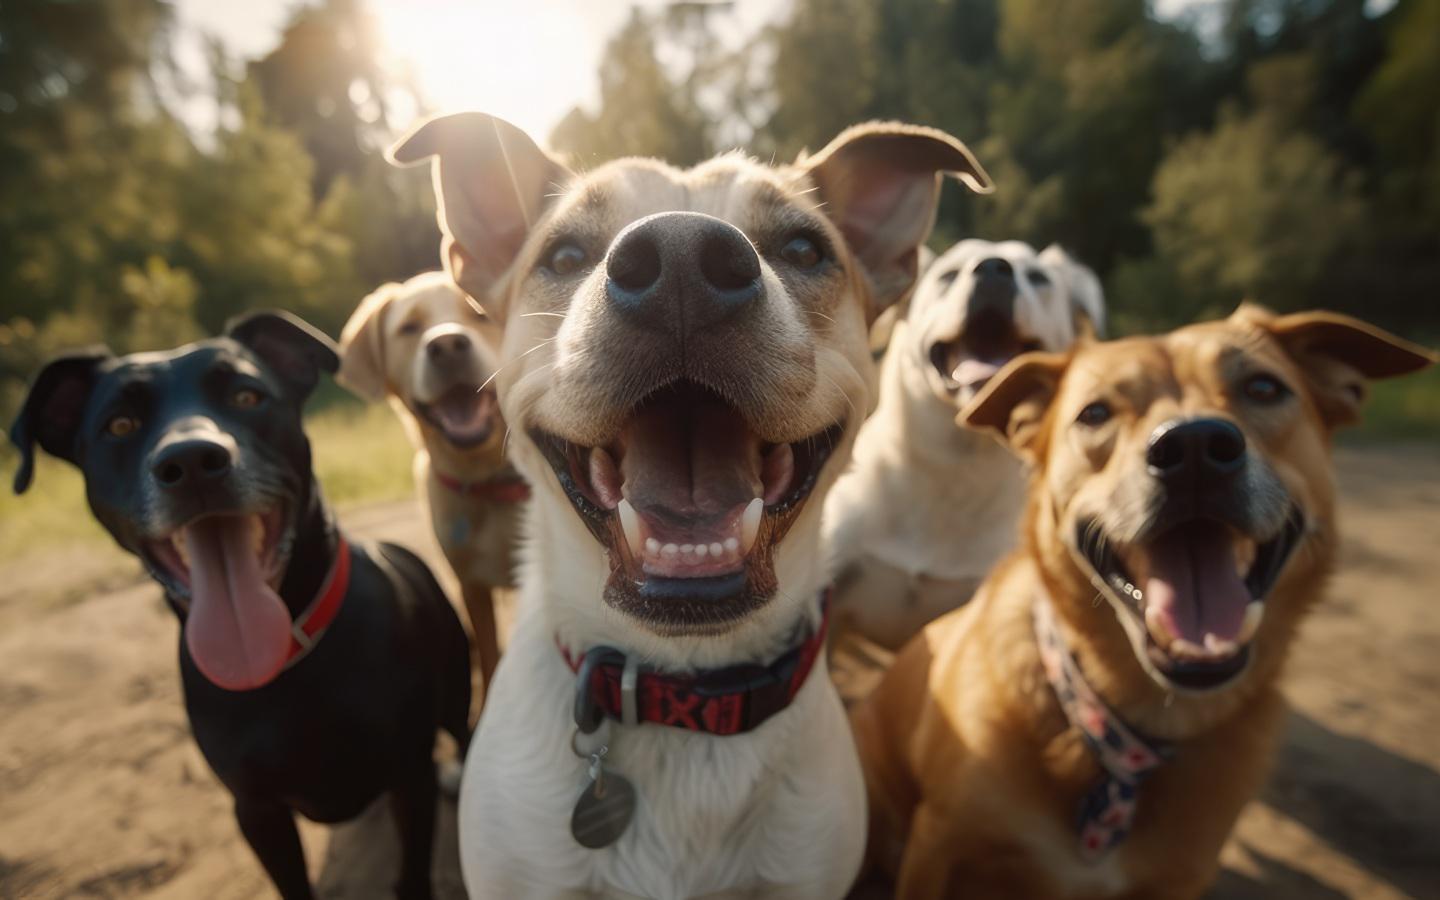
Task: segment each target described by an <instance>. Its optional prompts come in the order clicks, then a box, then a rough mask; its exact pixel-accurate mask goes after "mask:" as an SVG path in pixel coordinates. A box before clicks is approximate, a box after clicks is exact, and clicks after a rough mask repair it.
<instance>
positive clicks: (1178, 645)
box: [1165, 638, 1208, 660]
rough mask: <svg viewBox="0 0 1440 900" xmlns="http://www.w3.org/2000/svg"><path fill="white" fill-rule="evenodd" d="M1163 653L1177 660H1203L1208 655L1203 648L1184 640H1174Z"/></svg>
mask: <svg viewBox="0 0 1440 900" xmlns="http://www.w3.org/2000/svg"><path fill="white" fill-rule="evenodd" d="M1165 652H1166V653H1167V654H1169V655H1170V656H1171V657H1173V658H1175V659H1178V660H1195V659H1204V658H1205V657H1206V656H1207V655H1208V654H1206V652H1205V649H1204V648H1203V647H1201V646H1199V645H1198V644H1194V643H1191V642H1190V641H1187V640H1185V639H1184V638H1176V639H1175V640H1173V641H1171V642H1170V646H1169V647H1166V648H1165Z"/></svg>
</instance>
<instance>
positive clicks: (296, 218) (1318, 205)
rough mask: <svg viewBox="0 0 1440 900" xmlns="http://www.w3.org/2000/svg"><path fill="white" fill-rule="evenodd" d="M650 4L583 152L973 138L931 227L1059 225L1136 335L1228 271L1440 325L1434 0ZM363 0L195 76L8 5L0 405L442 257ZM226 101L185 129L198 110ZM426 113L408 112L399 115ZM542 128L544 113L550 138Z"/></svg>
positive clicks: (94, 15) (1438, 57)
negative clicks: (941, 133) (110, 353)
mask: <svg viewBox="0 0 1440 900" xmlns="http://www.w3.org/2000/svg"><path fill="white" fill-rule="evenodd" d="M784 9H785V12H784V14H783V16H782V17H781V18H780V19H779V20H776V21H772V22H771V23H769V24H768V25H766V26H765V27H764V29H763V30H762V31H761V32H760V33H758V34H753V35H748V36H744V37H743V38H741V39H739V40H736V39H733V36H732V37H731V39H724V38H722V34H723V29H722V28H721V27H720V25H721V24H722V20H723V18H724V17H726V16H728V15H729V12H728V10H727V8H726V4H723V3H713V2H708V0H706V2H699V0H697V2H674V3H670V4H668V5H665V6H656V5H650V6H647V7H645V8H643V9H641V10H637V11H635V12H633V13H632V14H631V16H630V18H629V19H628V21H627V22H626V23H625V25H624V26H623V27H622V28H621V29H620V30H619V32H618V33H617V34H615V35H614V36H613V37H612V38H611V40H610V43H609V46H608V49H607V51H606V53H605V55H604V58H603V60H602V63H601V67H600V72H599V81H600V104H599V106H598V107H596V108H594V109H589V110H587V109H580V108H577V109H576V110H574V111H573V112H572V113H571V114H570V115H569V116H567V117H566V118H565V119H564V120H563V121H562V122H561V123H560V124H559V125H558V126H557V127H556V129H555V131H554V133H553V134H552V135H550V136H549V140H550V143H551V144H552V145H553V146H554V147H556V149H557V150H559V151H561V152H563V153H566V154H568V155H569V156H570V158H571V159H572V160H573V161H574V162H575V164H576V165H578V166H582V167H583V166H586V165H593V164H594V163H596V162H599V161H603V160H605V159H609V158H613V157H615V156H618V155H623V154H646V155H656V156H661V157H664V158H667V159H670V160H671V161H673V162H676V163H690V162H695V161H697V160H699V159H702V158H704V157H706V156H708V155H710V154H712V153H714V152H717V151H719V150H723V149H728V148H730V147H735V146H743V147H747V148H749V149H750V150H751V152H753V153H755V154H756V155H758V156H761V157H763V158H767V159H768V158H771V157H774V158H777V159H787V158H792V157H793V156H794V155H795V154H797V153H798V152H800V151H801V150H802V149H804V148H807V147H808V148H810V149H812V150H813V149H818V148H819V147H820V146H821V145H823V144H824V143H825V142H826V141H827V140H829V138H830V137H832V136H833V135H834V134H836V133H837V132H839V131H840V130H841V129H842V128H844V127H845V126H846V125H848V124H851V123H853V122H856V121H862V120H865V119H871V118H894V119H906V120H911V121H917V122H924V123H928V124H932V125H935V126H938V127H940V128H944V129H946V130H948V131H950V132H952V133H953V134H956V135H957V136H959V137H961V138H962V139H963V140H965V141H966V142H967V143H969V144H970V145H971V147H972V148H973V149H974V150H975V151H976V153H977V154H978V156H979V157H980V159H981V161H982V162H983V163H984V164H985V166H986V167H987V168H988V169H989V171H990V173H991V174H992V175H993V176H994V177H995V179H996V181H997V182H998V185H999V188H1000V189H999V191H997V193H996V194H994V195H992V196H991V197H985V198H974V197H967V196H963V195H962V192H961V191H959V190H951V191H948V192H947V194H946V202H945V204H944V206H943V207H942V213H941V221H940V224H939V227H938V229H937V233H936V237H935V243H936V245H937V246H941V245H943V244H945V243H947V242H950V241H953V240H956V239H958V238H960V237H963V236H969V235H977V236H982V237H989V238H995V239H1003V238H1012V237H1013V238H1022V239H1025V240H1028V241H1030V242H1032V243H1035V244H1037V245H1040V244H1044V243H1048V242H1050V241H1059V242H1061V243H1063V244H1065V245H1066V246H1067V247H1069V248H1070V249H1071V250H1072V251H1074V252H1075V253H1076V254H1078V255H1079V256H1080V257H1081V258H1082V259H1084V260H1085V261H1087V262H1088V263H1090V264H1091V265H1093V266H1094V267H1095V268H1096V269H1097V270H1098V271H1099V272H1100V274H1101V275H1102V277H1103V278H1104V280H1105V282H1106V286H1107V288H1108V290H1109V293H1110V298H1111V303H1112V305H1113V307H1114V308H1115V311H1116V314H1115V316H1114V321H1115V322H1116V324H1117V326H1118V328H1119V329H1120V330H1136V329H1142V328H1160V327H1168V326H1170V325H1174V324H1178V323H1181V322H1185V321H1189V320H1192V319H1194V318H1197V317H1200V316H1206V315H1213V314H1220V313H1224V312H1226V311H1228V310H1229V309H1230V308H1231V307H1233V305H1234V304H1235V303H1236V302H1237V301H1238V300H1239V299H1240V298H1242V297H1251V298H1254V299H1257V300H1260V301H1262V302H1265V303H1267V304H1270V305H1272V306H1276V307H1279V308H1283V309H1293V308H1299V307H1306V306H1325V307H1331V308H1335V309H1341V310H1348V311H1353V312H1359V313H1363V314H1364V315H1366V316H1367V317H1369V318H1372V319H1374V320H1376V321H1379V322H1381V323H1383V324H1386V325H1388V326H1390V327H1392V328H1395V329H1397V330H1399V331H1401V332H1402V333H1405V334H1408V335H1411V336H1414V337H1419V338H1430V339H1434V338H1435V337H1437V336H1440V310H1437V302H1440V0H1399V2H1397V3H1394V4H1393V5H1391V6H1388V7H1387V6H1386V4H1385V3H1383V2H1376V0H1208V2H1200V3H1195V4H1191V5H1190V6H1188V7H1187V9H1188V10H1189V12H1188V13H1186V14H1184V15H1182V16H1181V17H1180V18H1178V19H1175V18H1170V19H1162V18H1159V17H1157V15H1156V14H1155V11H1154V9H1153V8H1152V7H1151V5H1150V4H1148V3H1146V2H1145V0H1066V2H1063V3H1057V2H1054V0H791V2H790V3H788V4H787V5H786V6H785V7H784ZM380 38H381V36H380V35H377V34H376V33H375V31H374V26H373V25H372V24H371V21H370V19H369V18H368V17H367V15H366V13H365V9H364V6H363V0H313V2H311V3H309V4H308V5H301V6H298V7H297V9H296V10H295V11H294V12H293V14H292V17H291V20H290V21H289V23H288V25H287V27H286V28H285V29H284V31H283V33H282V34H281V35H280V37H279V40H278V43H277V46H276V47H275V48H274V49H273V50H272V51H271V52H270V53H268V54H267V55H265V56H264V57H262V58H260V59H257V60H252V61H240V60H236V59H233V58H231V57H230V56H229V55H227V53H226V51H225V49H224V47H223V46H222V45H221V44H220V43H218V42H217V43H214V44H212V46H211V47H210V51H209V56H210V70H211V76H212V78H211V79H210V80H209V81H208V83H207V84H206V85H195V84H188V85H187V84H186V80H187V78H186V75H185V73H183V72H182V71H181V70H180V67H179V66H177V65H176V64H175V62H174V61H173V59H172V49H173V46H174V41H175V22H174V14H173V10H172V8H171V6H170V4H169V3H168V2H166V0H66V2H59V0H17V2H4V3H0V197H3V203H0V413H3V412H7V411H8V410H10V409H13V404H14V402H15V400H16V398H17V397H18V394H19V391H20V386H21V385H22V384H23V380H24V379H25V378H26V377H28V375H29V374H30V373H31V372H32V371H33V370H34V367H35V366H36V365H37V363H38V362H39V360H40V359H41V358H43V357H44V356H45V355H47V354H49V353H51V352H53V351H54V350H56V349H58V348H60V347H63V346H73V345H76V344H83V343H89V342H94V341H104V342H107V343H109V344H110V345H111V346H112V347H114V348H115V349H117V350H122V351H124V350H132V349H140V348H153V347H162V346H166V345H173V344H175V343H177V342H180V341H182V340H185V339H188V338H191V337H194V336H197V335H199V334H203V333H207V332H212V331H213V330H215V329H216V328H218V327H219V325H220V324H221V323H222V322H223V321H224V319H225V318H226V317H228V316H230V315H232V314H234V313H236V312H239V311H241V310H244V309H248V308H254V307H260V306H276V307H284V308H288V309H292V310H294V311H296V312H297V313H299V314H301V315H303V316H306V317H307V318H310V319H311V320H313V321H314V322H316V323H317V324H319V325H320V326H321V327H323V328H326V329H328V330H330V331H331V332H332V333H333V332H336V331H338V329H339V326H340V324H341V323H342V322H343V320H344V318H345V316H346V315H347V313H348V312H349V311H350V309H352V308H353V306H354V305H355V303H356V302H357V301H358V300H359V298H360V297H361V296H363V295H364V294H365V293H366V292H368V291H369V290H370V289H371V288H372V287H373V286H375V285H376V284H377V283H379V282H381V281H384V280H388V279H396V278H404V277H406V276H408V275H410V274H412V273H414V272H416V271H420V270H422V269H426V268H432V267H434V266H435V265H436V263H437V261H438V256H437V253H436V248H437V241H438V235H437V233H436V231H435V226H434V222H433V203H432V200H431V198H430V191H429V186H428V178H427V175H426V173H425V172H424V170H423V169H417V170H407V171H400V170H395V169H392V168H390V167H388V166H387V165H385V164H384V162H383V160H382V159H381V157H380V151H381V150H382V149H383V147H384V146H385V144H386V143H387V142H388V141H389V140H390V139H391V138H392V137H393V136H394V134H395V133H396V131H397V130H399V129H403V128H405V127H406V126H408V125H409V124H410V123H409V121H392V119H393V115H392V112H391V102H390V101H391V100H392V99H393V98H395V97H397V96H402V97H403V96H408V97H409V99H410V102H409V103H408V106H409V107H412V108H420V105H421V104H420V98H419V97H418V96H417V95H416V92H415V91H414V89H413V87H412V86H410V85H408V84H406V83H404V82H403V80H397V79H396V78H395V77H394V76H393V74H391V73H387V72H386V71H383V70H382V69H381V67H380V66H379V64H378V63H377V45H378V43H379V41H380ZM197 105H198V106H201V107H204V108H206V109H208V110H209V111H210V112H211V113H212V114H213V115H212V116H211V118H213V119H214V121H215V122H216V123H218V124H217V127H216V128H215V130H214V132H213V133H208V132H207V133H204V134H197V133H196V132H195V129H194V128H193V126H191V125H187V122H189V121H193V118H192V117H187V118H185V119H182V117H181V114H180V108H181V107H182V106H183V107H184V108H185V109H186V110H187V111H190V112H193V110H194V109H195V108H196V107H197ZM407 115H408V114H407ZM537 137H544V136H537Z"/></svg>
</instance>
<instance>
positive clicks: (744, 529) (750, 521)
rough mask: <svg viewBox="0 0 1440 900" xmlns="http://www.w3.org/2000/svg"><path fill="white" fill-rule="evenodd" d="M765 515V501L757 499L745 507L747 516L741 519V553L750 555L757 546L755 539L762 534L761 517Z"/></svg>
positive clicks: (760, 498)
mask: <svg viewBox="0 0 1440 900" xmlns="http://www.w3.org/2000/svg"><path fill="white" fill-rule="evenodd" d="M764 513H765V500H764V498H762V497H756V498H755V499H754V500H751V501H750V505H749V506H747V507H745V514H744V515H742V516H741V517H740V552H741V553H749V552H750V548H751V547H753V546H755V538H756V536H757V535H759V534H760V517H761V516H762V515H763V514H764Z"/></svg>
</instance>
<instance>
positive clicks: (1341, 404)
mask: <svg viewBox="0 0 1440 900" xmlns="http://www.w3.org/2000/svg"><path fill="white" fill-rule="evenodd" d="M1234 317H1235V318H1241V319H1248V320H1249V321H1251V322H1253V323H1255V324H1258V325H1259V326H1260V327H1261V328H1263V329H1265V330H1266V331H1268V332H1270V334H1271V335H1272V336H1273V337H1274V338H1275V339H1276V340H1277V341H1279V342H1280V345H1281V346H1282V347H1284V348H1285V352H1286V354H1288V355H1289V356H1290V357H1291V358H1292V359H1294V360H1295V361H1296V362H1297V363H1299V365H1300V368H1301V369H1302V370H1303V371H1304V372H1305V380H1306V382H1307V386H1308V387H1309V389H1310V393H1311V396H1312V397H1313V398H1314V400H1315V404H1316V406H1318V407H1319V409H1320V415H1321V416H1322V417H1323V418H1324V419H1325V423H1326V424H1327V425H1329V426H1330V427H1331V428H1339V427H1341V426H1343V425H1351V424H1354V423H1356V422H1358V421H1360V410H1361V407H1363V406H1364V403H1365V398H1366V397H1367V396H1368V394H1369V386H1368V384H1367V382H1368V381H1370V380H1373V379H1376V378H1393V377H1395V376H1396V375H1405V374H1408V373H1410V372H1417V371H1419V370H1420V369H1423V368H1426V367H1427V366H1430V365H1433V364H1434V363H1435V362H1436V360H1437V357H1436V355H1435V353H1434V352H1432V351H1430V350H1427V349H1426V348H1424V347H1421V346H1420V345H1418V344H1412V343H1410V342H1409V341H1407V340H1404V339H1403V338H1399V337H1396V336H1395V335H1393V334H1390V333H1389V332H1386V331H1383V330H1381V329H1379V328H1376V327H1375V326H1373V325H1369V324H1366V323H1365V322H1362V321H1360V320H1359V319H1352V318H1350V317H1349V316H1342V315H1340V314H1339V313H1332V312H1305V313H1294V314H1293V315H1288V316H1273V315H1270V314H1269V313H1267V312H1265V311H1264V310H1260V309H1257V308H1256V307H1253V306H1242V307H1241V308H1240V309H1239V310H1237V311H1236V313H1235V316H1234Z"/></svg>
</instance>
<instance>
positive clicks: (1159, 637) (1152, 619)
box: [1145, 606, 1178, 652]
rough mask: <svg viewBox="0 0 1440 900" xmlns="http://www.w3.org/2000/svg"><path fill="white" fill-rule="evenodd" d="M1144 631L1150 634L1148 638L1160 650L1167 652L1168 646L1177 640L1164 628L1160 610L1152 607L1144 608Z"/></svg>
mask: <svg viewBox="0 0 1440 900" xmlns="http://www.w3.org/2000/svg"><path fill="white" fill-rule="evenodd" d="M1145 629H1146V630H1147V631H1149V632H1150V637H1151V638H1153V639H1154V640H1155V643H1156V644H1157V645H1159V647H1160V649H1161V650H1165V651H1167V652H1168V651H1169V649H1170V645H1172V644H1174V643H1175V642H1176V641H1177V640H1178V638H1177V637H1176V635H1174V634H1171V633H1170V629H1169V628H1167V627H1166V626H1165V621H1164V619H1162V618H1161V617H1160V610H1159V609H1158V608H1156V607H1154V606H1147V607H1145Z"/></svg>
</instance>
